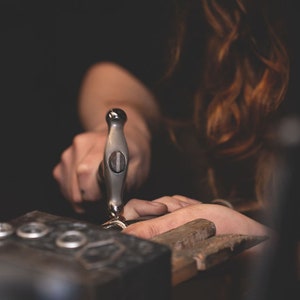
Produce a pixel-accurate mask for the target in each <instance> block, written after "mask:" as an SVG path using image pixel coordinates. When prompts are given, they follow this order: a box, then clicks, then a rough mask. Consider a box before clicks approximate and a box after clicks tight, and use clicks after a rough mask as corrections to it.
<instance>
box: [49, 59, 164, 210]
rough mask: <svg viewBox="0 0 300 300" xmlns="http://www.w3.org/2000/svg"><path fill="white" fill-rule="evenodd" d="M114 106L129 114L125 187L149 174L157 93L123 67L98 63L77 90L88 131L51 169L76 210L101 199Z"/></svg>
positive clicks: (134, 185) (133, 186)
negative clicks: (109, 116) (109, 120)
mask: <svg viewBox="0 0 300 300" xmlns="http://www.w3.org/2000/svg"><path fill="white" fill-rule="evenodd" d="M112 108H120V109H123V110H124V111H125V112H126V115H127V122H126V123H125V126H124V133H125V137H126V141H127V144H128V149H129V166H128V172H127V177H126V183H125V185H126V189H127V190H128V191H132V190H135V189H138V188H139V187H140V186H141V185H142V184H143V183H144V182H145V180H146V179H147V176H148V174H149V170H150V164H151V138H152V133H153V132H152V130H153V129H154V128H155V126H157V124H158V122H159V119H160V113H159V108H158V105H157V103H156V100H155V97H154V96H153V95H152V93H151V91H150V90H149V89H148V88H147V87H146V86H145V85H144V84H143V83H142V82H141V81H140V80H139V79H137V78H136V77H135V76H133V75H132V74H131V73H130V72H128V71H127V70H125V69H124V68H122V67H120V66H118V65H116V64H113V63H108V62H106V63H98V64H96V65H94V66H92V67H91V68H90V69H89V70H88V72H87V74H86V75H85V77H84V80H83V82H82V86H81V89H80V93H79V99H78V113H79V117H80V120H81V123H82V126H83V128H84V129H85V132H83V133H81V134H78V135H76V136H75V137H74V139H73V143H72V145H70V147H68V148H67V149H66V150H65V151H64V152H63V153H62V155H61V161H60V162H59V163H58V164H57V165H56V166H55V168H54V170H53V176H54V178H55V179H56V180H57V182H58V184H59V186H60V188H61V191H62V193H63V195H64V196H65V198H66V199H68V200H69V201H70V202H71V204H72V205H73V207H74V209H75V210H76V211H77V212H83V211H84V210H83V207H82V204H83V202H85V201H97V200H100V199H102V198H103V197H102V193H101V190H100V188H99V186H98V184H97V180H96V178H97V170H98V166H99V164H100V162H101V160H102V158H103V153H104V147H105V143H106V138H107V133H108V130H107V123H106V114H107V112H108V110H110V109H112Z"/></svg>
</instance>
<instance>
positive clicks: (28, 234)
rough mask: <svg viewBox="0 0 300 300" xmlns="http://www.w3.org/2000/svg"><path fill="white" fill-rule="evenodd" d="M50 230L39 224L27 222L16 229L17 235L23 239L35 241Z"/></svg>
mask: <svg viewBox="0 0 300 300" xmlns="http://www.w3.org/2000/svg"><path fill="white" fill-rule="evenodd" d="M49 231H50V228H49V227H48V226H47V225H46V224H44V223H41V222H29V223H25V224H23V225H21V226H20V227H19V228H18V229H17V235H18V236H19V237H21V238H24V239H37V238H41V237H43V236H45V235H46V234H47V233H48V232H49Z"/></svg>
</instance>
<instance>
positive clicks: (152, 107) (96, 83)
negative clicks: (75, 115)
mask: <svg viewBox="0 0 300 300" xmlns="http://www.w3.org/2000/svg"><path fill="white" fill-rule="evenodd" d="M116 107H117V108H121V109H123V110H124V111H125V112H126V114H127V117H128V124H129V126H135V127H136V128H137V129H139V130H141V131H143V133H144V134H149V135H150V134H151V132H150V131H151V128H155V126H157V123H158V122H159V115H160V113H159V108H158V105H157V103H156V100H155V97H154V96H153V94H152V93H151V91H150V90H149V89H148V88H147V87H146V86H145V85H144V84H143V83H142V82H141V81H139V80H138V79H137V78H136V77H134V76H133V75H132V74H131V73H129V72H128V71H127V70H125V69H123V68H122V67H120V66H118V65H115V64H113V63H99V64H96V65H94V66H93V67H92V68H91V69H90V70H89V71H88V72H87V74H86V76H85V78H84V80H83V83H82V87H81V90H80V94H79V102H78V110H79V117H80V120H81V122H82V125H83V127H84V129H86V130H102V129H103V128H106V127H107V124H106V122H105V115H106V113H107V111H108V110H109V109H111V108H116Z"/></svg>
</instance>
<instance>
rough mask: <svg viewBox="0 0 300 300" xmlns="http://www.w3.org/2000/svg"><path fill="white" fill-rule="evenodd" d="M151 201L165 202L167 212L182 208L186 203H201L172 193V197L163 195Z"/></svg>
mask: <svg viewBox="0 0 300 300" xmlns="http://www.w3.org/2000/svg"><path fill="white" fill-rule="evenodd" d="M153 202H159V203H162V204H165V205H166V206H167V207H168V212H173V211H175V210H177V209H180V208H183V207H185V206H188V205H192V204H199V203H201V202H200V201H197V200H194V199H190V198H187V197H184V196H180V195H174V196H172V197H171V196H164V197H161V198H158V199H155V200H153Z"/></svg>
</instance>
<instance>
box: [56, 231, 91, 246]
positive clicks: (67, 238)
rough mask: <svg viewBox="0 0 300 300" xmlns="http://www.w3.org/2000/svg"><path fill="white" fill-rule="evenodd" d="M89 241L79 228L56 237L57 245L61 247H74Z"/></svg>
mask: <svg viewBox="0 0 300 300" xmlns="http://www.w3.org/2000/svg"><path fill="white" fill-rule="evenodd" d="M86 243H87V237H86V235H85V234H84V233H82V232H81V231H77V230H70V231H66V232H64V233H63V234H61V235H60V236H59V237H58V238H57V239H56V245H57V246H58V247H61V248H68V249H74V248H79V247H81V246H83V245H85V244H86Z"/></svg>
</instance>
